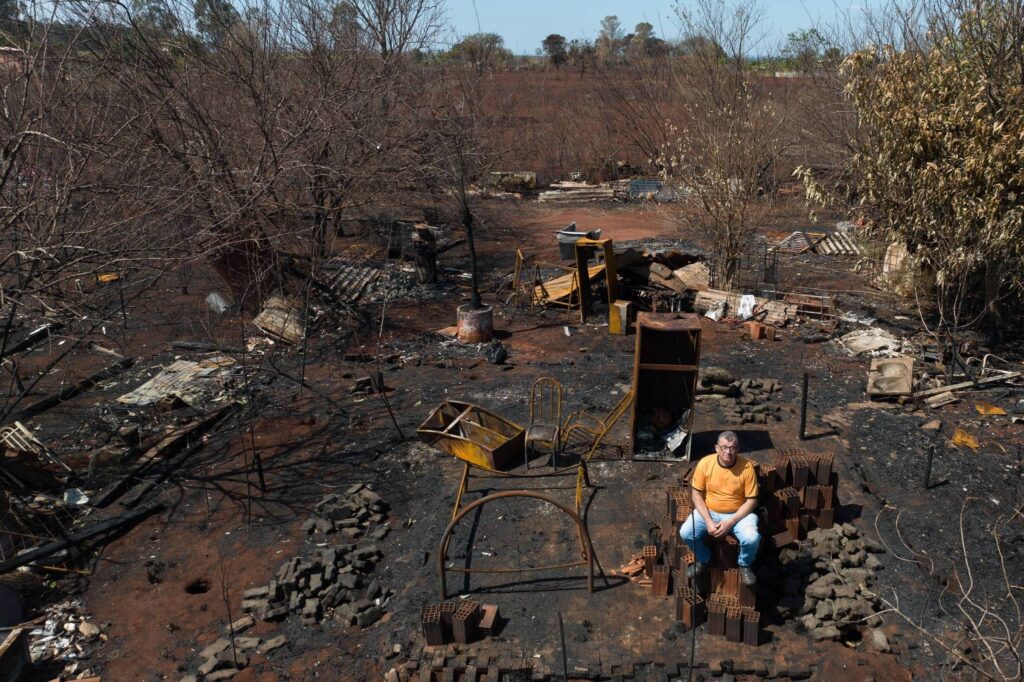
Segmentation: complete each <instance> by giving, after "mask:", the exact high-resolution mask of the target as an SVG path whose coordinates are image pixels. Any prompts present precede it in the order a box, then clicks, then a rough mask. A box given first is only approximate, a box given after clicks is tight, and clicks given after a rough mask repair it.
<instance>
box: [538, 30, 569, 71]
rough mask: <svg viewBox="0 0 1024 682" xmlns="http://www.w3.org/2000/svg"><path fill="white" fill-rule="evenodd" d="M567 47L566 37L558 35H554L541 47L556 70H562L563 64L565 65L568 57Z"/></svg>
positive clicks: (546, 39) (545, 40)
mask: <svg viewBox="0 0 1024 682" xmlns="http://www.w3.org/2000/svg"><path fill="white" fill-rule="evenodd" d="M565 46H566V41H565V36H560V35H558V34H557V33H552V34H551V35H549V36H548V37H547V38H545V39H544V42H542V43H541V47H542V48H543V49H544V54H545V55H547V58H548V61H550V62H551V64H552V66H554V67H555V68H556V69H560V68H561V67H562V64H564V63H565V60H566V58H567V56H568V54H567V53H566V50H565Z"/></svg>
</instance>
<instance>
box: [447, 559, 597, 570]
mask: <svg viewBox="0 0 1024 682" xmlns="http://www.w3.org/2000/svg"><path fill="white" fill-rule="evenodd" d="M587 563H588V562H587V560H586V559H580V560H578V561H570V562H568V563H564V564H547V565H545V566H526V567H524V568H459V567H458V566H448V567H446V568H445V571H447V572H448V573H527V572H529V571H553V570H557V569H561V568H576V567H577V566H586V565H587Z"/></svg>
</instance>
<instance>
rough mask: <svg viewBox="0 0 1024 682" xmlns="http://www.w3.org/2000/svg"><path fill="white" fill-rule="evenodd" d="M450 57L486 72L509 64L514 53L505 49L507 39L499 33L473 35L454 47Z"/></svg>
mask: <svg viewBox="0 0 1024 682" xmlns="http://www.w3.org/2000/svg"><path fill="white" fill-rule="evenodd" d="M448 55H449V56H450V57H451V58H453V59H456V60H460V61H463V62H465V63H467V64H471V65H473V66H474V67H475V68H476V69H477V71H479V72H481V73H482V72H484V71H486V70H487V69H490V68H496V67H499V66H500V65H502V64H504V63H506V62H508V61H509V60H510V59H511V58H512V52H511V51H510V50H508V49H506V48H505V39H504V38H502V37H501V36H499V35H498V34H497V33H473V34H472V35H468V36H466V37H465V38H463V39H462V40H460V41H459V42H457V43H455V44H454V45H453V46H452V49H451V50H450V51H449V53H448Z"/></svg>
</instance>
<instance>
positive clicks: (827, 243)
mask: <svg viewBox="0 0 1024 682" xmlns="http://www.w3.org/2000/svg"><path fill="white" fill-rule="evenodd" d="M814 250H815V251H816V252H818V253H821V254H825V255H826V256H859V255H860V247H859V246H858V245H857V242H855V241H853V239H852V238H851V237H850V235H848V234H844V233H842V232H836V233H834V234H830V235H829V236H827V237H825V238H824V239H822V240H821V241H820V242H818V243H817V244H816V245H815V247H814Z"/></svg>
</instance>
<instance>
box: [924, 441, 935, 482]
mask: <svg viewBox="0 0 1024 682" xmlns="http://www.w3.org/2000/svg"><path fill="white" fill-rule="evenodd" d="M934 457H935V446H934V445H930V446H928V459H927V461H926V462H925V465H924V489H925V490H928V487H929V486H930V485H931V481H932V459H933V458H934Z"/></svg>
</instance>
